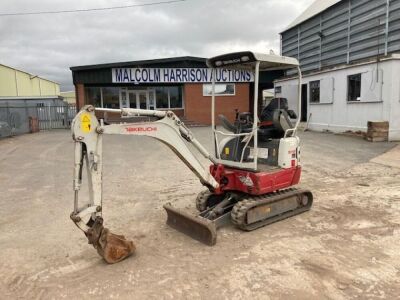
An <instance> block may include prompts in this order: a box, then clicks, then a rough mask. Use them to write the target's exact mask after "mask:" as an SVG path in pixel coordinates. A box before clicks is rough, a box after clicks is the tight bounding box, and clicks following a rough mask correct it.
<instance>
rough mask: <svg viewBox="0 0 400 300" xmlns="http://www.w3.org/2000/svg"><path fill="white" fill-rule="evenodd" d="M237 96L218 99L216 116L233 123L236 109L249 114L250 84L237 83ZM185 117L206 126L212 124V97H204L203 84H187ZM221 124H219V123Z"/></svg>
mask: <svg viewBox="0 0 400 300" xmlns="http://www.w3.org/2000/svg"><path fill="white" fill-rule="evenodd" d="M235 89H236V91H235V96H222V97H216V104H215V116H216V121H217V122H218V115H219V114H223V115H225V117H227V118H228V119H229V120H230V121H231V122H233V121H234V120H235V117H236V113H235V109H238V110H239V111H240V112H248V111H249V110H250V107H249V102H250V101H249V95H250V94H249V84H248V83H237V84H236V88H235ZM184 99H185V116H186V119H188V120H190V121H194V122H198V123H201V124H205V125H210V124H211V97H204V96H203V85H202V84H185V86H184ZM218 123H219V122H218Z"/></svg>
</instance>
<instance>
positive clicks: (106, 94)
mask: <svg viewBox="0 0 400 300" xmlns="http://www.w3.org/2000/svg"><path fill="white" fill-rule="evenodd" d="M102 90H103V105H104V107H105V108H116V109H119V108H120V107H119V91H120V88H117V87H106V88H102Z"/></svg>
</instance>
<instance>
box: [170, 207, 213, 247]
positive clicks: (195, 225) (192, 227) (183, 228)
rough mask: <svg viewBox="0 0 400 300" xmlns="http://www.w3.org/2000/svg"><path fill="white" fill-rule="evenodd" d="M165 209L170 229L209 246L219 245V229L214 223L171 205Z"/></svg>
mask: <svg viewBox="0 0 400 300" xmlns="http://www.w3.org/2000/svg"><path fill="white" fill-rule="evenodd" d="M164 209H165V210H166V211H167V215H168V219H167V224H168V225H169V226H170V227H172V228H174V229H175V230H177V231H179V232H182V233H184V234H186V235H188V236H190V237H191V238H193V239H195V240H197V241H199V242H202V243H204V244H206V245H208V246H214V245H215V244H216V243H217V228H216V225H215V223H214V222H213V221H210V220H208V219H205V218H202V217H200V216H193V215H190V214H188V213H186V212H183V211H179V210H177V209H175V208H174V207H172V206H171V205H170V204H166V205H164Z"/></svg>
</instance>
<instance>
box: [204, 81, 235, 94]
mask: <svg viewBox="0 0 400 300" xmlns="http://www.w3.org/2000/svg"><path fill="white" fill-rule="evenodd" d="M215 95H216V96H235V84H233V83H227V84H216V85H215ZM203 96H205V97H210V96H212V84H203Z"/></svg>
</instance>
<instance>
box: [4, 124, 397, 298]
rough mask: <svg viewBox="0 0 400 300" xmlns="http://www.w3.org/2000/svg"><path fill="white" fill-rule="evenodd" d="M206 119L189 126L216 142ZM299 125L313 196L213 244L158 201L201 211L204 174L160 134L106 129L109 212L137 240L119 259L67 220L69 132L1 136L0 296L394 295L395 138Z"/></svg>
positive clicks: (230, 230)
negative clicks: (178, 225)
mask: <svg viewBox="0 0 400 300" xmlns="http://www.w3.org/2000/svg"><path fill="white" fill-rule="evenodd" d="M208 131H209V129H207V128H198V129H194V132H195V134H196V136H198V137H199V140H200V141H201V142H202V143H204V144H205V145H208V146H209V145H210V144H211V140H210V138H209V137H208V133H209V132H208ZM301 138H302V144H303V148H302V154H303V157H302V158H303V166H304V172H303V177H302V186H303V187H305V188H309V189H311V190H312V191H313V193H314V195H315V201H314V207H313V209H312V210H311V211H310V212H308V213H305V214H302V215H299V216H296V217H294V218H291V219H288V220H285V221H282V222H279V223H276V224H273V225H270V226H267V227H264V228H261V229H259V230H257V231H254V232H250V233H245V232H241V231H239V230H237V229H235V228H234V227H232V226H227V227H225V228H223V229H221V230H220V231H219V236H218V243H217V245H216V246H215V247H207V246H204V245H202V244H200V243H198V242H196V241H194V240H191V239H190V238H188V237H186V236H184V235H182V234H180V233H178V232H175V231H174V230H172V229H171V228H169V227H167V226H166V225H165V220H166V214H165V212H164V211H163V209H162V205H163V204H164V203H166V202H171V203H172V204H173V205H174V206H176V207H179V208H187V209H188V210H189V211H192V212H194V199H195V197H196V195H197V193H198V192H200V191H201V190H202V187H201V185H200V184H199V182H198V180H197V178H196V177H195V176H194V175H193V174H192V173H191V172H190V171H189V170H188V169H187V168H186V167H185V166H184V165H183V163H181V162H180V161H179V160H178V159H177V158H176V157H175V156H174V155H173V154H172V152H171V151H170V150H169V149H167V148H166V147H165V146H164V145H162V144H160V143H157V142H156V141H153V140H150V139H146V138H137V139H135V138H124V137H120V136H108V137H106V138H105V146H104V148H105V149H104V151H105V167H104V217H105V221H106V225H107V227H110V228H111V229H112V230H113V231H114V232H115V233H123V234H125V235H126V236H127V237H129V238H131V239H133V240H134V242H135V244H136V246H137V253H136V254H135V255H134V256H133V257H131V258H129V259H127V260H125V261H123V262H121V263H119V264H116V265H107V264H105V263H104V262H103V261H102V260H101V259H100V258H99V257H98V255H97V253H96V251H95V250H94V249H93V248H92V247H91V246H90V245H88V244H87V242H86V238H85V237H84V235H83V234H82V233H81V232H80V231H79V230H78V229H77V228H76V227H75V226H74V225H73V223H72V222H71V221H70V220H69V214H70V212H71V210H72V205H73V192H72V167H73V143H72V140H71V138H70V134H69V132H67V131H54V132H48V133H40V134H35V135H25V136H19V137H15V138H11V139H4V140H0V232H1V234H0V253H1V255H0V295H1V296H0V298H2V299H16V298H28V299H55V298H57V299H60V298H61V299H62V298H72V299H86V298H92V297H97V298H101V299H102V298H107V299H112V298H121V299H189V298H190V299H395V298H397V299H398V295H399V294H400V250H399V247H400V246H399V245H400V243H399V241H400V189H399V186H400V162H399V160H398V158H397V160H396V159H395V157H397V156H398V155H399V153H400V152H399V151H398V150H399V148H394V147H396V144H389V143H377V144H371V143H368V142H365V141H363V140H361V139H358V138H353V137H346V136H337V135H331V134H320V133H311V132H307V133H303V134H302V135H301ZM393 148H394V149H393ZM387 151H389V152H387ZM396 161H397V162H398V163H396ZM204 162H205V161H204ZM205 163H206V162H205Z"/></svg>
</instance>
